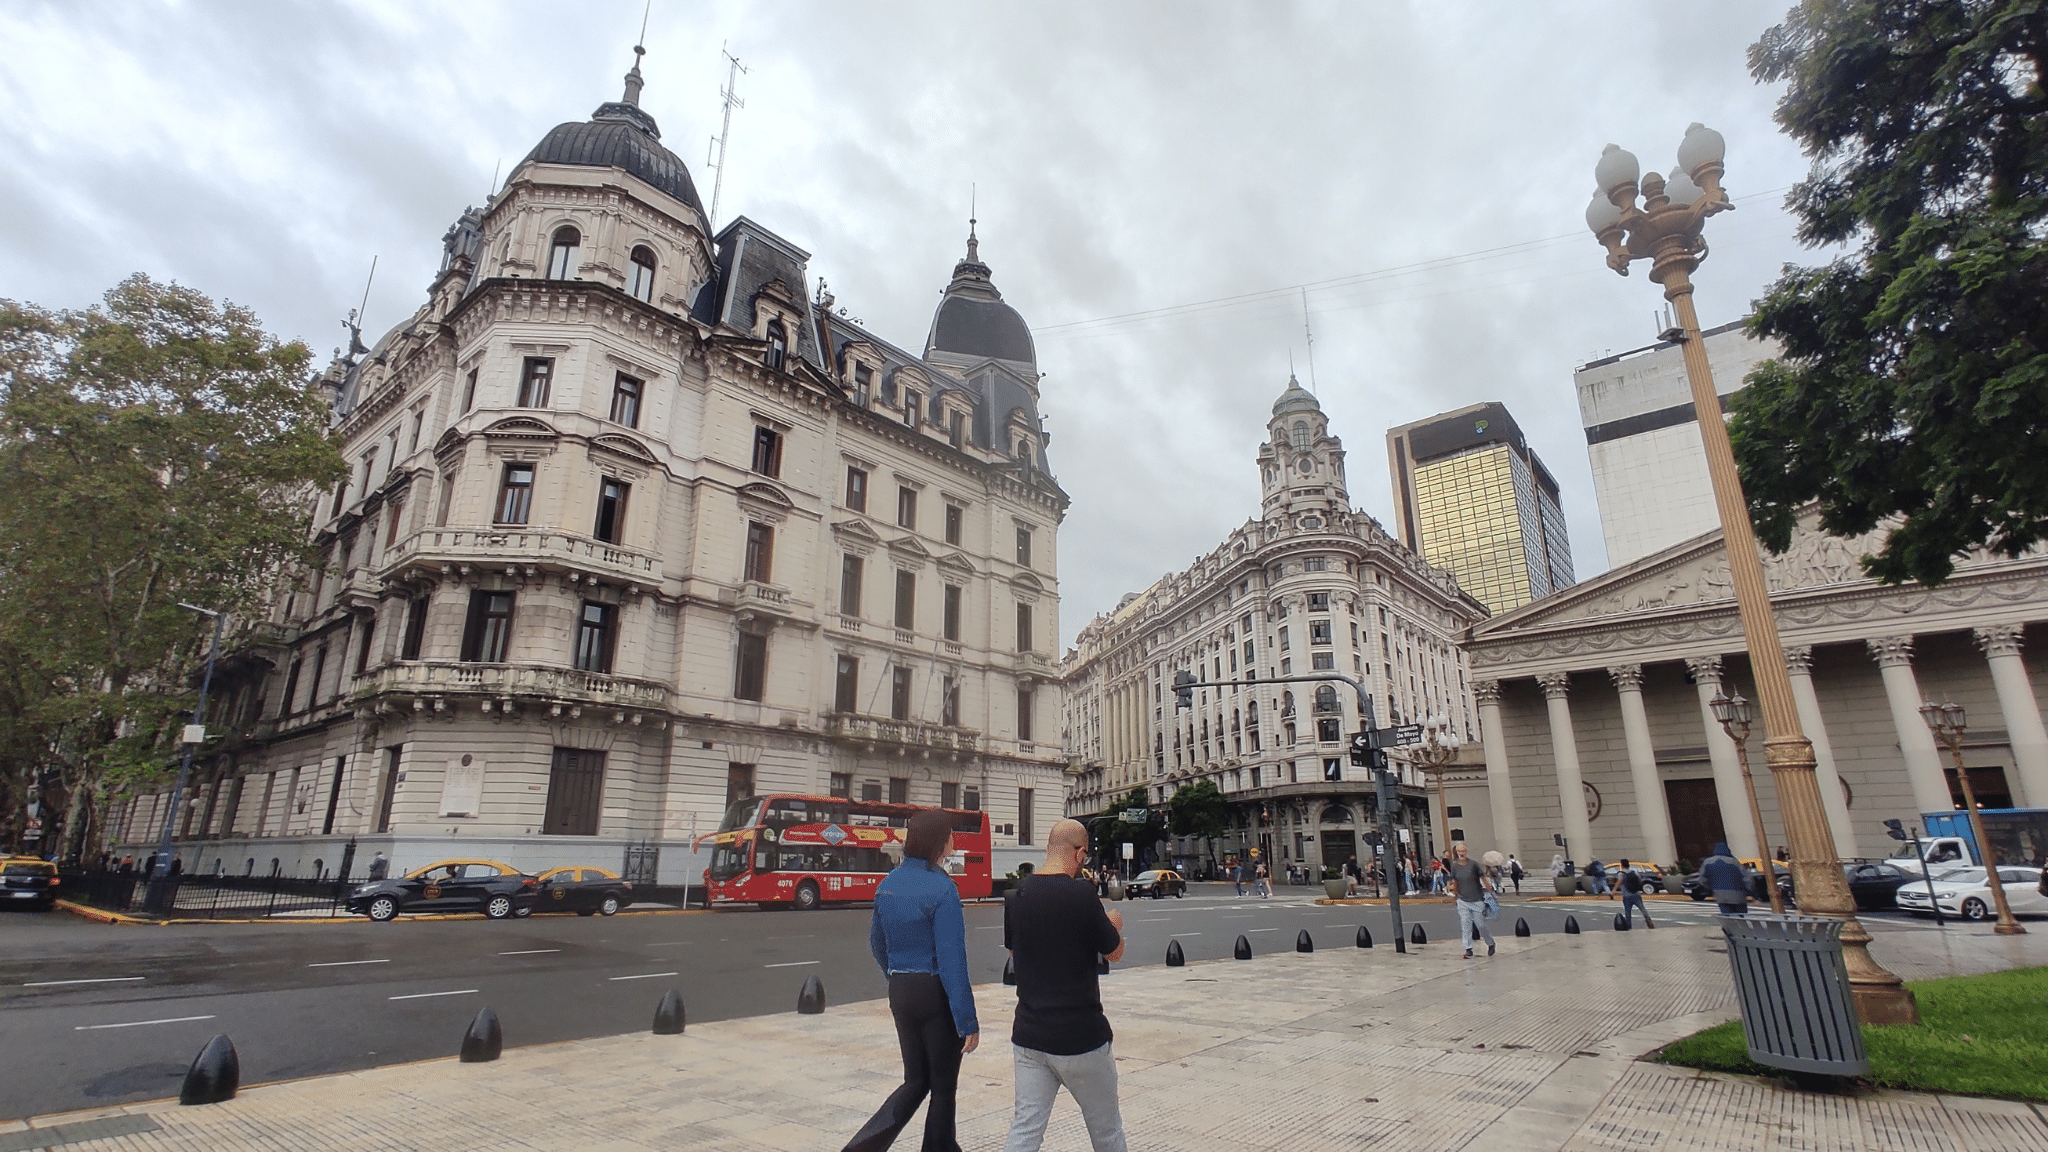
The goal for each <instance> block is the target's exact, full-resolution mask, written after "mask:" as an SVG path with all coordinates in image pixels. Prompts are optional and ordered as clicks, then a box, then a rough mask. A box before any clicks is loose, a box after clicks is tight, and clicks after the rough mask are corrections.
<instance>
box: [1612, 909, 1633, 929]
mask: <svg viewBox="0 0 2048 1152" xmlns="http://www.w3.org/2000/svg"><path fill="white" fill-rule="evenodd" d="M1631 927H1632V925H1631V924H1629V922H1628V918H1627V917H1625V916H1623V915H1622V914H1621V913H1619V912H1616V913H1615V914H1614V930H1615V931H1616V932H1626V931H1628V930H1629V928H1631Z"/></svg>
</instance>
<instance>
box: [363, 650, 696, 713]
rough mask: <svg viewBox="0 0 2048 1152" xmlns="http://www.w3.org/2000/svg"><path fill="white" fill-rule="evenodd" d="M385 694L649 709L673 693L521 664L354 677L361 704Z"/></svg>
mask: <svg viewBox="0 0 2048 1152" xmlns="http://www.w3.org/2000/svg"><path fill="white" fill-rule="evenodd" d="M387 694H399V695H411V696H485V697H495V698H501V699H517V700H534V699H538V700H542V701H548V702H552V703H560V704H566V705H569V706H572V707H574V706H580V705H586V704H587V705H591V706H593V707H608V708H633V709H643V710H653V711H667V710H669V708H670V701H671V696H672V694H671V693H670V691H669V688H668V686H667V685H665V684H658V683H655V682H654V681H651V680H636V679H633V678H631V677H627V676H613V675H610V674H608V673H603V672H578V671H575V670H572V669H567V668H536V667H532V666H530V665H523V664H474V663H468V662H459V661H442V660H407V661H401V662H399V663H396V664H391V665H387V666H385V667H383V668H379V669H377V670H376V671H374V672H371V673H369V674H367V675H365V676H362V677H360V678H358V679H357V681H356V688H355V691H354V693H353V694H352V697H353V699H354V700H355V701H356V702H359V703H360V702H365V701H369V700H372V699H375V698H376V697H378V696H383V695H387Z"/></svg>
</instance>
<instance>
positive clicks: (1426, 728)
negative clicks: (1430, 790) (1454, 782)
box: [1408, 713, 1458, 855]
mask: <svg viewBox="0 0 2048 1152" xmlns="http://www.w3.org/2000/svg"><path fill="white" fill-rule="evenodd" d="M1408 755H1409V757H1410V760H1411V762H1412V763H1414V765H1415V766H1416V767H1417V768H1420V769H1422V771H1423V772H1425V773H1427V774H1428V775H1429V776H1430V778H1431V779H1432V780H1434V781H1435V783H1436V813H1437V825H1436V826H1437V827H1438V828H1441V829H1443V835H1444V839H1443V842H1442V843H1441V844H1438V845H1437V846H1436V847H1437V848H1438V849H1439V850H1440V851H1444V852H1448V851H1449V850H1450V838H1451V810H1450V808H1449V807H1448V806H1447V805H1446V804H1445V803H1444V769H1446V768H1449V767H1450V766H1451V762H1452V761H1454V760H1456V759H1457V758H1458V732H1457V730H1456V729H1455V728H1453V727H1451V722H1450V721H1449V720H1448V719H1446V718H1445V717H1443V716H1439V715H1436V714H1435V713H1431V714H1430V716H1429V717H1428V718H1427V719H1425V720H1424V721H1423V722H1422V743H1420V744H1417V745H1415V746H1413V747H1412V748H1410V749H1409V752H1408ZM1435 854H1436V853H1432V855H1435Z"/></svg>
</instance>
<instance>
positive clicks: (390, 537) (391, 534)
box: [384, 501, 405, 548]
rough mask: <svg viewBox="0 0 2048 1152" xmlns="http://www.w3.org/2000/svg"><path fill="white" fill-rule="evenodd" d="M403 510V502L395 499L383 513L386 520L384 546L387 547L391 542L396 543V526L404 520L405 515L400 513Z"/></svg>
mask: <svg viewBox="0 0 2048 1152" xmlns="http://www.w3.org/2000/svg"><path fill="white" fill-rule="evenodd" d="M404 511H405V504H404V503H403V502H396V501H395V502H393V503H392V505H391V507H390V509H389V510H388V511H386V512H385V513H384V518H385V521H386V523H385V527H384V547H386V548H389V547H391V546H392V545H393V544H396V543H398V526H399V524H400V523H401V522H403V521H404V520H405V517H404V516H403V515H402V513H403V512H404Z"/></svg>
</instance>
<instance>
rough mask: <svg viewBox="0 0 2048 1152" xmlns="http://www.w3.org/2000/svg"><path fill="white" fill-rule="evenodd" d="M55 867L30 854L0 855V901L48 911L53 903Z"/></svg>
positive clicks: (59, 882)
mask: <svg viewBox="0 0 2048 1152" xmlns="http://www.w3.org/2000/svg"><path fill="white" fill-rule="evenodd" d="M61 883H62V881H60V880H59V879H57V866H56V865H55V864H52V863H50V862H49V861H48V860H39V859H37V858H36V857H34V856H7V857H0V894H4V895H0V901H4V902H5V903H6V904H7V905H8V906H9V907H13V908H29V909H33V910H35V911H37V912H48V911H49V910H50V909H52V908H54V907H56V906H57V886H58V885H59V884H61Z"/></svg>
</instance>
